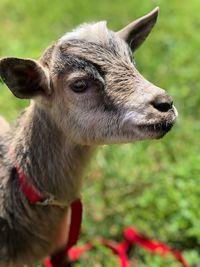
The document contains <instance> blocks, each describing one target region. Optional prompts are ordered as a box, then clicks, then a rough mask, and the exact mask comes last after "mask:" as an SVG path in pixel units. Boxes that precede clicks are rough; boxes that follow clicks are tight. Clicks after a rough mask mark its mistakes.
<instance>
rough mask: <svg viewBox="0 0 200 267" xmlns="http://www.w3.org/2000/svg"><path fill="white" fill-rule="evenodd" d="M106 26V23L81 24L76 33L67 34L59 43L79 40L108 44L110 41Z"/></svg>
mask: <svg viewBox="0 0 200 267" xmlns="http://www.w3.org/2000/svg"><path fill="white" fill-rule="evenodd" d="M106 24H107V22H106V21H100V22H97V23H84V24H81V25H80V26H79V27H77V28H76V29H75V30H74V31H72V32H69V33H66V34H65V35H64V36H63V37H61V38H60V40H59V42H60V43H63V42H66V41H68V40H72V39H77V40H87V41H90V42H95V43H107V42H108V40H109V30H108V28H107V26H106Z"/></svg>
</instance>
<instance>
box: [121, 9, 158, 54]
mask: <svg viewBox="0 0 200 267" xmlns="http://www.w3.org/2000/svg"><path fill="white" fill-rule="evenodd" d="M158 13H159V8H158V7H156V8H155V9H154V10H153V11H151V12H150V13H149V14H147V15H146V16H144V17H141V18H139V19H137V20H135V21H133V22H132V23H130V24H129V25H128V26H126V27H125V28H123V29H122V30H121V31H119V32H117V34H118V36H119V37H120V38H122V39H123V40H124V41H126V42H127V43H128V44H129V46H130V48H131V50H132V51H134V50H136V49H137V48H138V47H139V46H140V45H141V44H142V43H143V42H144V40H145V39H146V38H147V36H148V35H149V33H150V32H151V30H152V28H153V26H154V24H155V23H156V20H157V17H158Z"/></svg>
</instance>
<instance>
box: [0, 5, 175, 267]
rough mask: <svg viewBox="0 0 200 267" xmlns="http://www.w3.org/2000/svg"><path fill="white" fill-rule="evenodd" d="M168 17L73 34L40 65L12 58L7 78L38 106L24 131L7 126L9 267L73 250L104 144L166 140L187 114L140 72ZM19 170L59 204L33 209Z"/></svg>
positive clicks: (3, 72) (4, 67)
mask: <svg viewBox="0 0 200 267" xmlns="http://www.w3.org/2000/svg"><path fill="white" fill-rule="evenodd" d="M157 15H158V8H156V9H154V10H153V11H152V12H151V13H149V14H147V15H146V16H144V17H141V18H139V19H137V20H136V21H134V22H132V23H131V24H129V25H128V26H126V27H125V28H123V29H122V30H121V31H119V32H112V31H110V30H108V29H107V27H106V23H105V22H98V23H94V24H83V25H81V26H80V27H78V28H77V29H75V30H74V31H72V32H70V33H67V34H66V35H64V36H63V37H62V38H61V39H59V40H58V41H57V42H55V43H54V44H53V45H52V46H51V47H49V48H47V50H46V51H45V52H44V54H43V56H42V57H41V58H40V59H39V60H38V61H36V60H32V59H19V58H3V59H1V60H0V76H1V78H2V80H3V81H4V82H5V84H6V85H7V86H8V88H9V89H10V90H11V92H12V93H13V94H14V95H15V96H16V97H18V98H23V99H24V98H26V99H27V98H28V99H32V101H31V104H30V106H29V107H28V108H27V109H26V110H25V111H24V112H23V113H22V115H21V116H20V118H19V120H18V121H17V123H16V125H15V126H13V127H11V128H9V126H8V124H7V123H6V122H5V121H3V119H1V120H0V122H1V126H0V128H1V131H0V267H14V266H15V267H22V266H24V265H29V266H32V265H33V264H34V263H35V262H37V261H40V260H41V259H43V258H44V257H45V256H46V255H51V254H52V253H54V252H55V251H57V250H59V249H61V248H62V247H63V246H65V244H66V242H67V231H68V229H66V225H67V223H68V224H69V220H68V215H67V214H68V211H69V209H68V208H67V207H69V205H70V203H71V202H72V201H74V200H75V199H78V198H80V190H81V177H82V176H83V171H84V169H85V167H86V166H87V164H88V163H89V159H90V157H91V155H92V153H93V151H94V150H96V147H97V146H98V145H102V144H113V143H128V142H133V141H136V140H143V139H156V138H161V137H163V136H164V135H165V134H166V133H167V132H168V131H169V130H170V129H171V127H172V125H173V124H174V121H175V118H176V116H177V112H176V109H175V107H174V106H173V103H172V99H171V97H169V96H168V95H167V94H166V93H165V91H164V90H162V89H160V88H158V87H156V86H155V85H153V84H151V83H150V82H149V81H147V80H145V79H144V77H143V76H142V75H141V74H140V73H139V72H138V71H137V70H136V67H135V64H134V60H133V59H132V52H134V51H135V50H136V49H137V48H138V47H139V46H140V45H141V44H142V43H143V41H144V40H145V39H146V37H147V36H148V35H149V33H150V32H151V30H152V28H153V26H154V24H155V22H156V20H157ZM16 166H17V167H19V168H20V170H21V171H22V172H23V173H24V174H25V175H26V176H27V177H28V179H29V182H30V183H31V184H32V185H33V186H34V187H35V188H37V189H38V190H39V191H40V192H48V193H49V194H51V195H53V196H54V197H55V199H57V200H58V202H60V203H65V208H63V207H60V206H59V205H58V206H56V205H47V206H46V207H43V206H40V205H32V204H31V203H30V202H29V201H28V200H27V198H26V196H25V195H24V193H23V192H22V190H21V187H20V183H19V179H18V178H19V177H18V175H17V172H16Z"/></svg>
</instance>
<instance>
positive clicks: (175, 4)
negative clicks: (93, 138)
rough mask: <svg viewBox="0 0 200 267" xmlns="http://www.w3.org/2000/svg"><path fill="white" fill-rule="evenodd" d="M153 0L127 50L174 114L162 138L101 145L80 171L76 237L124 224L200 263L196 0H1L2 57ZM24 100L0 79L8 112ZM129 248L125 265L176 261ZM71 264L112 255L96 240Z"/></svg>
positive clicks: (0, 102) (119, 21)
mask: <svg viewBox="0 0 200 267" xmlns="http://www.w3.org/2000/svg"><path fill="white" fill-rule="evenodd" d="M157 5H159V6H160V8H161V13H160V17H159V20H158V24H157V26H156V28H155V29H154V31H153V33H152V35H151V37H150V38H149V39H148V40H147V41H146V42H145V44H144V45H143V46H142V47H141V49H140V50H139V51H138V52H137V53H136V55H135V57H136V61H137V67H138V69H139V70H140V72H142V73H143V75H144V76H145V77H146V78H148V79H149V80H151V81H152V82H153V83H155V84H157V85H158V86H160V87H162V88H165V89H166V90H167V91H168V92H169V93H170V94H171V95H172V96H173V98H174V102H175V104H176V106H177V108H178V111H179V119H178V122H177V124H176V126H175V127H174V128H173V130H172V131H171V132H170V133H169V134H168V135H167V137H165V138H164V139H162V140H159V141H150V142H148V141H145V142H140V143H135V144H129V145H118V146H117V145H114V146H109V147H103V148H102V149H101V150H100V152H99V153H98V154H97V156H96V159H95V160H94V162H93V164H92V167H91V171H90V172H89V174H88V175H87V177H86V178H85V183H84V190H83V199H84V203H85V213H84V221H83V231H82V236H81V240H80V243H81V242H85V241H87V240H90V239H93V238H94V237H95V236H98V235H102V236H104V237H107V238H115V239H120V237H121V234H122V230H123V228H124V227H125V226H128V225H134V226H136V227H137V228H138V229H140V230H141V231H142V232H144V233H146V234H148V235H150V236H151V237H153V238H156V239H159V240H161V241H165V242H168V243H169V244H170V245H171V246H173V247H174V248H178V249H181V250H182V251H183V252H184V256H185V257H186V259H187V260H188V262H189V263H190V264H191V265H193V264H199V263H200V249H199V248H200V208H199V207H200V143H199V133H200V119H199V117H200V90H199V80H200V75H199V73H200V72H199V65H200V53H199V50H200V30H199V29H200V20H199V8H200V3H199V0H190V1H185V2H184V3H183V2H181V1H179V0H168V1H164V0H150V1H146V0H140V1H139V0H127V1H122V0H116V1H111V0H110V1H108V0H101V1H92V0H85V1H80V0H76V1H59V0H55V1H47V0H35V1H31V0H18V1H14V0H1V2H0V25H1V26H0V37H1V42H0V57H1V56H18V57H33V58H37V57H39V56H40V55H41V52H42V51H43V50H44V48H46V47H47V46H48V45H49V44H50V43H51V42H53V41H54V40H56V39H57V38H58V37H60V36H61V35H62V34H63V33H65V32H66V31H68V30H69V29H71V28H73V27H74V26H76V25H77V24H79V23H81V22H85V21H98V20H107V21H108V25H109V26H110V27H111V28H112V29H114V30H117V29H120V27H123V26H125V25H126V24H127V23H129V22H130V21H131V20H133V19H134V18H136V17H137V16H140V15H143V14H145V13H146V12H148V11H149V10H151V9H152V8H154V7H155V6H157ZM26 105H27V102H26V101H25V102H24V101H21V100H17V99H16V98H14V97H13V96H12V95H11V94H10V93H9V91H8V89H7V88H5V87H4V86H2V85H1V84H0V113H1V114H3V115H4V116H6V117H7V118H8V119H9V120H10V121H12V120H14V119H15V118H16V116H17V114H18V113H19V111H20V110H22V109H23V107H24V106H26ZM132 257H133V259H137V261H138V263H137V261H134V260H133V261H132V266H140V267H143V266H148V267H165V266H173V267H176V266H177V267H178V266H180V265H179V264H177V263H175V262H174V261H173V259H172V258H171V257H166V259H165V260H163V259H161V258H160V257H158V256H154V255H151V254H149V253H147V252H144V251H143V250H142V249H135V250H134V251H133V253H132ZM76 266H87V267H97V266H105V267H107V266H108V267H116V266H117V263H116V260H115V258H114V257H113V256H112V255H111V254H110V252H107V251H106V250H105V249H102V248H98V249H97V250H95V251H94V252H91V253H90V254H87V255H85V256H84V257H83V259H82V260H81V262H80V263H79V264H77V265H76Z"/></svg>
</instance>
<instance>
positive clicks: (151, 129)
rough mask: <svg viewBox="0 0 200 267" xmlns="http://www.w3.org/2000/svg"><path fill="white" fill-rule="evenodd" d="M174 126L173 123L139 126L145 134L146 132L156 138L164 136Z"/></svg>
mask: <svg viewBox="0 0 200 267" xmlns="http://www.w3.org/2000/svg"><path fill="white" fill-rule="evenodd" d="M173 125H174V121H172V122H160V123H152V124H144V125H140V126H139V127H140V129H142V130H143V131H145V132H148V133H150V134H152V135H155V134H156V135H158V138H160V137H162V136H164V135H165V134H166V133H167V132H169V131H170V130H171V128H172V127H173Z"/></svg>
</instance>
